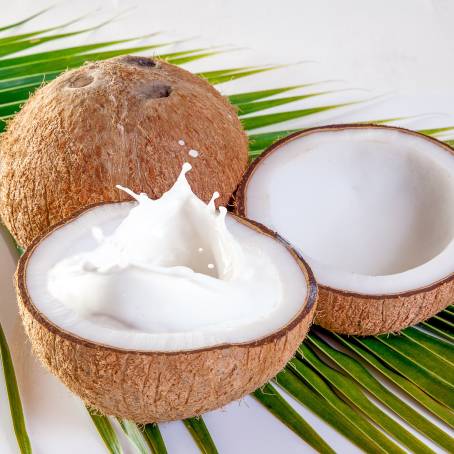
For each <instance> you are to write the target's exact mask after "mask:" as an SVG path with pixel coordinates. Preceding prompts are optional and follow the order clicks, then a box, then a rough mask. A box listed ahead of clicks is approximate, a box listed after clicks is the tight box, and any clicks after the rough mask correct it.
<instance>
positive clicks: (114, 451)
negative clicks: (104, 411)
mask: <svg viewBox="0 0 454 454" xmlns="http://www.w3.org/2000/svg"><path fill="white" fill-rule="evenodd" d="M87 411H88V414H89V415H90V418H91V419H92V421H93V423H94V424H95V427H96V429H97V431H98V433H99V435H100V436H101V438H102V440H103V441H104V444H105V445H106V448H107V450H108V451H109V452H110V453H111V454H123V449H122V448H121V445H120V441H119V440H118V437H117V434H116V433H115V430H114V428H113V427H112V424H111V423H110V421H109V418H107V416H103V415H98V414H96V413H94V412H93V411H91V410H90V409H88V408H87Z"/></svg>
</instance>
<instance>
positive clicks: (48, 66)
mask: <svg viewBox="0 0 454 454" xmlns="http://www.w3.org/2000/svg"><path fill="white" fill-rule="evenodd" d="M169 44H171V43H169V42H163V43H157V44H146V45H142V46H134V47H129V48H128V49H115V50H109V51H104V52H93V53H85V54H81V55H70V56H67V57H62V58H56V59H53V60H44V61H38V62H31V63H27V64H23V65H17V66H13V67H11V68H8V67H7V68H0V79H1V80H10V79H16V78H18V77H29V76H31V75H44V74H45V73H47V72H52V71H63V70H65V69H68V68H75V67H77V66H80V65H82V64H83V63H85V62H86V61H93V60H106V59H108V58H112V57H117V56H119V55H124V54H127V53H132V52H141V51H144V50H151V49H157V48H158V47H164V46H167V45H169ZM0 88H8V87H0Z"/></svg>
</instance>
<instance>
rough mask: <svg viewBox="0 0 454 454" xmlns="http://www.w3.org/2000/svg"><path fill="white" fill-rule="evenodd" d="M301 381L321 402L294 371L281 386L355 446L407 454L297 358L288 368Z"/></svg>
mask: <svg viewBox="0 0 454 454" xmlns="http://www.w3.org/2000/svg"><path fill="white" fill-rule="evenodd" d="M287 369H289V370H291V371H292V372H293V373H294V374H295V375H296V376H297V377H298V378H299V380H302V381H303V382H305V383H307V384H308V385H310V386H311V387H312V388H313V389H314V390H315V391H317V392H318V393H319V394H320V397H318V396H317V400H316V399H314V397H313V396H312V397H311V394H310V392H309V393H308V390H305V389H304V388H303V387H302V386H301V384H302V383H301V384H297V383H296V382H295V379H294V378H293V377H292V374H291V373H290V372H287V373H286V374H285V376H283V375H284V374H283V373H281V374H279V375H278V377H277V381H278V382H279V384H281V382H282V386H283V387H284V389H286V390H287V391H288V392H290V393H291V394H292V395H293V396H294V397H295V398H296V399H298V400H299V401H300V402H301V403H302V404H303V405H306V406H307V407H308V408H309V409H310V410H312V411H314V412H315V413H316V414H318V416H320V417H321V418H322V419H323V420H324V421H326V422H327V423H328V424H330V425H332V427H334V428H335V429H336V430H337V431H338V432H340V433H341V434H342V435H344V436H345V437H346V438H348V439H349V440H350V441H351V442H352V443H354V444H356V445H357V446H358V447H360V448H361V449H363V450H364V451H366V452H368V453H403V452H404V451H402V449H400V448H399V446H397V445H396V444H395V443H393V442H392V441H391V440H390V439H389V438H388V437H386V435H384V434H383V433H382V432H380V430H379V429H377V428H376V427H375V426H374V425H373V424H371V423H370V422H369V421H368V420H367V419H366V418H364V416H363V415H362V414H360V413H358V412H357V411H356V410H354V409H353V408H352V407H350V406H348V405H347V404H346V403H345V402H344V401H343V400H342V399H341V398H340V397H339V396H337V395H336V394H335V392H334V391H333V390H332V389H331V388H330V387H329V386H328V385H327V383H326V382H325V380H323V378H322V377H321V375H319V374H317V373H316V372H315V371H314V370H312V369H311V368H310V367H308V366H306V365H305V364H303V363H302V362H301V361H300V360H298V359H296V358H293V359H292V360H291V361H290V362H289V364H288V365H287Z"/></svg>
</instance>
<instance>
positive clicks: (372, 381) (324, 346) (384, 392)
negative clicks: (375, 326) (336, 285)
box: [308, 334, 454, 449]
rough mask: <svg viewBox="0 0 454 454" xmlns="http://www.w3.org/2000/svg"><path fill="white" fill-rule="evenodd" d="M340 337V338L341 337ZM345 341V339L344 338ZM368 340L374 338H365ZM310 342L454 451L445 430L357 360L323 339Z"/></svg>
mask: <svg viewBox="0 0 454 454" xmlns="http://www.w3.org/2000/svg"><path fill="white" fill-rule="evenodd" d="M339 337H340V336H339ZM342 339H343V338H342ZM364 339H367V340H370V339H373V338H364ZM308 340H309V342H310V343H311V344H312V345H314V346H315V347H317V348H319V349H320V351H322V352H323V353H324V354H325V355H327V357H328V358H329V359H330V360H332V361H333V362H334V363H335V364H336V365H337V366H339V367H340V368H341V369H342V370H344V371H345V372H346V373H347V374H349V375H350V376H351V377H352V378H353V379H354V380H355V381H357V382H358V383H359V384H360V385H361V386H363V387H364V388H365V389H366V390H367V391H369V392H370V393H371V394H372V395H373V396H374V397H375V398H376V399H377V400H379V401H380V402H382V403H383V404H384V405H386V406H387V407H388V408H389V409H390V410H392V411H393V412H395V413H396V414H397V415H399V416H400V417H401V418H402V419H403V420H404V421H406V422H407V423H408V424H409V425H411V426H412V427H414V428H415V429H416V430H418V431H419V432H421V433H422V434H424V435H425V436H427V437H428V438H430V439H432V440H433V441H434V442H435V443H437V444H439V445H440V446H442V447H445V448H447V447H449V448H450V449H454V444H453V440H452V438H451V437H449V436H448V435H447V434H446V433H445V432H444V431H443V430H441V429H439V428H438V427H437V426H435V425H434V424H432V423H431V422H430V421H429V420H427V419H426V418H424V417H423V416H422V415H421V414H420V413H419V412H417V411H416V410H414V409H413V408H412V407H410V406H409V405H408V404H406V403H405V402H404V401H403V400H401V399H400V398H399V397H397V396H396V395H395V394H393V393H392V392H391V391H389V390H388V389H387V388H385V387H384V386H383V385H382V384H381V383H380V382H379V381H378V380H377V379H376V378H375V377H374V376H373V375H372V374H371V373H370V372H369V371H368V370H367V369H366V368H365V367H364V366H363V365H361V364H360V363H359V362H358V361H357V360H356V359H354V358H352V357H351V356H349V355H347V354H346V353H342V352H341V351H339V350H336V349H335V348H333V347H331V346H330V345H329V344H328V343H327V342H325V341H323V340H322V338H321V337H319V336H317V335H314V334H310V335H309V336H308Z"/></svg>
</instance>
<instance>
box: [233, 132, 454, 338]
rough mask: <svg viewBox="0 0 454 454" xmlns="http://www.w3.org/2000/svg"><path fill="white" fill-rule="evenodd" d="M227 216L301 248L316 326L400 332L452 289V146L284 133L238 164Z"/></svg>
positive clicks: (377, 135)
mask: <svg viewBox="0 0 454 454" xmlns="http://www.w3.org/2000/svg"><path fill="white" fill-rule="evenodd" d="M236 203H237V212H238V213H239V214H240V215H243V216H246V217H248V218H250V219H253V220H255V221H257V222H260V223H263V224H265V225H266V226H268V227H269V228H270V229H272V230H274V231H278V232H279V233H280V234H281V235H283V236H284V237H285V238H287V240H288V241H290V243H291V244H292V245H294V246H295V247H297V248H298V249H299V250H301V251H302V252H303V256H304V257H305V259H306V260H307V262H308V263H309V265H310V266H311V268H312V269H313V271H314V274H315V277H316V279H317V283H318V284H319V303H318V309H317V314H316V318H315V322H316V323H318V324H320V325H321V326H323V327H325V328H327V329H330V330H333V331H336V332H339V333H345V334H358V335H372V334H379V333H385V332H395V331H399V330H401V329H403V328H405V327H407V326H409V325H413V324H416V323H418V322H420V321H422V320H425V319H427V318H428V317H431V316H432V315H434V314H436V313H437V312H438V311H440V310H441V309H443V308H445V307H446V306H448V305H449V304H450V303H452V298H453V296H454V153H453V149H452V148H450V147H449V146H448V145H446V144H444V143H442V142H439V141H437V140H435V139H432V138H429V137H426V136H424V135H421V134H418V133H416V132H413V131H408V130H405V129H401V128H396V127H388V126H378V125H338V126H327V127H322V128H314V129H309V130H306V131H303V132H299V133H296V134H292V135H290V136H289V137H287V138H285V139H283V140H280V141H278V142H276V143H275V144H273V145H272V146H271V147H270V148H268V150H266V151H265V152H264V153H263V154H262V155H261V156H260V157H259V158H258V159H257V160H256V161H255V162H254V163H253V164H252V166H251V167H250V168H249V170H248V171H247V173H246V175H245V176H244V178H243V181H242V183H241V184H240V187H239V189H238V191H237V196H236Z"/></svg>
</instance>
